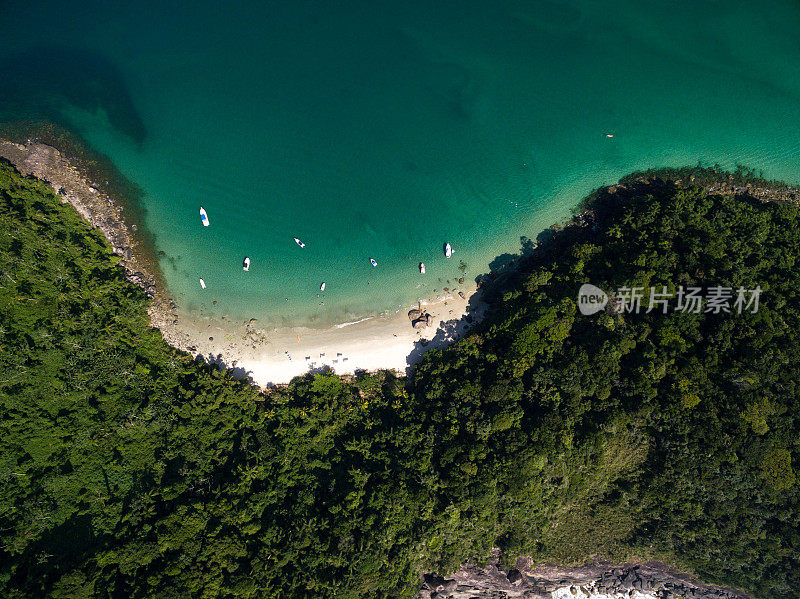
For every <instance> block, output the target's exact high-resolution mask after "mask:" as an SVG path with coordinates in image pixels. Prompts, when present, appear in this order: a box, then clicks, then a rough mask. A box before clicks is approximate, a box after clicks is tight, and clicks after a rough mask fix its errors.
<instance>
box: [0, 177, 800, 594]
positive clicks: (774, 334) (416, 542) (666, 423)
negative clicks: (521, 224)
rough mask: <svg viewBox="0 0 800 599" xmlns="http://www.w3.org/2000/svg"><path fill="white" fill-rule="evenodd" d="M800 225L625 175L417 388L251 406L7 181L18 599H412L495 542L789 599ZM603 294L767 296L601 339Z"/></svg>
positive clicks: (9, 457)
mask: <svg viewBox="0 0 800 599" xmlns="http://www.w3.org/2000/svg"><path fill="white" fill-rule="evenodd" d="M798 216H800V215H799V214H798V208H797V206H796V205H793V204H784V203H776V202H773V203H758V202H753V201H747V200H746V199H742V198H732V197H723V196H719V195H709V194H707V193H706V192H705V191H703V190H702V189H701V188H699V187H684V186H680V185H676V184H673V183H669V182H664V181H658V182H656V183H648V184H644V183H635V182H633V183H630V184H628V185H627V186H626V187H623V188H621V189H618V190H616V192H615V193H603V194H598V196H597V197H595V198H594V199H593V202H592V212H591V217H587V218H584V219H582V220H583V221H584V222H583V224H582V225H579V224H578V223H577V222H576V223H575V224H574V225H572V226H568V227H566V228H565V229H564V230H563V231H561V232H559V233H558V234H556V235H555V236H554V237H553V238H552V239H551V240H549V241H548V242H547V243H546V244H545V245H544V246H543V247H541V248H539V249H537V250H536V251H535V252H533V254H532V255H530V256H529V257H527V258H525V259H523V260H521V261H520V264H519V266H518V268H517V270H516V271H515V272H514V275H513V276H511V277H510V280H509V281H507V282H506V287H505V292H504V293H503V294H501V295H500V296H499V297H498V299H497V301H495V302H493V306H492V309H491V312H490V315H489V317H488V318H487V319H486V321H485V322H484V323H483V324H481V325H480V326H478V327H476V328H475V330H474V331H473V332H472V333H471V334H470V335H468V336H467V337H465V338H464V339H462V340H461V341H459V342H458V343H456V344H455V345H453V346H452V347H451V348H449V349H447V350H443V351H438V350H437V351H431V352H430V353H429V354H427V356H426V358H425V360H424V362H423V363H422V364H421V365H420V366H419V367H418V368H417V369H416V371H415V373H414V374H413V376H411V377H410V378H408V379H406V378H400V377H397V376H395V375H393V374H391V373H386V372H381V373H373V374H364V375H361V376H358V377H355V378H354V379H344V378H339V377H336V376H333V375H319V374H318V375H311V374H310V375H307V376H305V377H300V378H297V379H295V380H294V381H293V382H292V384H290V385H289V386H287V387H285V388H279V389H275V390H273V391H271V392H270V393H268V394H261V393H260V392H259V391H258V390H257V389H256V388H254V387H252V386H250V385H248V384H246V383H243V382H236V381H233V380H231V378H230V377H229V376H228V375H226V374H225V373H224V372H220V371H219V370H217V369H216V368H213V367H210V366H207V365H205V364H201V363H197V362H194V361H192V360H191V358H190V357H189V356H187V355H185V354H182V353H180V352H178V351H176V350H174V349H172V348H170V347H169V346H168V345H167V344H166V343H165V342H164V341H163V339H162V338H161V336H160V334H159V333H158V331H155V330H153V329H151V328H150V327H149V324H148V320H147V315H146V312H145V309H146V301H147V300H146V298H145V297H144V295H143V293H142V292H141V291H140V290H139V289H138V288H137V287H135V286H133V285H131V284H129V283H127V282H126V281H125V279H124V276H123V273H122V272H121V270H120V268H119V267H117V266H115V264H114V263H115V260H116V258H115V257H114V256H113V254H111V253H110V250H109V248H108V245H107V244H106V243H105V240H104V239H103V238H102V237H101V235H100V234H99V233H98V232H97V231H95V230H92V229H91V228H90V227H89V226H88V225H87V224H85V223H84V222H83V221H82V220H81V219H80V218H79V217H78V216H77V214H76V213H75V211H74V210H72V209H71V208H70V207H68V206H65V205H62V204H61V203H60V202H59V201H58V199H57V198H56V197H54V195H53V194H52V192H51V191H50V189H49V188H48V187H47V185H45V184H44V183H42V182H38V181H35V180H33V179H28V178H23V177H21V176H20V175H19V174H18V173H16V172H15V171H14V170H13V169H12V168H11V167H9V166H7V165H0V484H2V486H1V487H0V595H2V596H3V597H9V598H14V597H28V596H49V597H109V598H112V597H113V598H117V597H120V598H122V597H126V598H127V597H164V598H168V597H176V598H177V597H334V596H335V597H410V596H413V595H414V594H415V593H416V592H417V589H418V587H419V582H418V581H419V574H420V573H421V572H423V571H433V570H435V571H439V572H445V571H449V570H452V569H453V568H455V567H456V566H457V565H458V564H459V563H461V562H463V561H466V560H475V561H479V562H480V561H481V560H485V559H487V557H488V555H489V553H490V550H491V548H492V547H500V549H501V551H502V559H503V560H504V561H506V562H507V563H510V562H511V561H513V559H514V558H515V557H517V556H519V555H528V556H531V557H533V559H534V560H537V561H557V562H559V563H563V564H568V563H580V562H583V561H585V560H587V559H592V558H608V559H612V560H625V559H646V558H650V557H655V558H660V559H662V560H664V561H667V562H669V563H672V564H675V565H677V566H678V567H681V568H685V569H690V570H692V571H694V572H696V573H697V574H698V575H699V576H700V577H701V578H703V579H705V580H708V581H712V582H724V583H727V584H732V585H735V586H740V587H743V588H746V589H749V590H750V591H751V592H753V593H755V594H756V595H758V596H760V597H774V596H789V595H795V594H797V593H798V592H800V532H798V530H800V503H799V500H798V483H797V480H796V476H795V468H796V467H797V465H798V457H799V456H800V441H798V439H800V404H799V402H798V377H800V305H798V293H799V292H798V290H800V273H798V270H797V269H796V268H795V262H796V261H797V260H798V258H800V232H798V227H797V226H796V223H797V220H798ZM587 282H590V283H592V284H594V285H596V286H598V287H599V288H601V289H604V290H606V291H609V292H611V291H613V290H619V289H620V288H623V287H627V288H632V287H643V288H647V289H648V290H649V288H650V287H651V286H652V287H656V288H657V289H658V290H662V288H663V287H666V288H667V291H668V292H669V293H676V294H677V292H678V291H679V290H680V288H681V287H683V288H684V289H686V288H689V287H702V288H704V289H706V288H710V287H719V286H721V287H728V288H732V289H733V290H734V297H735V290H736V289H738V288H739V287H743V288H746V289H754V288H755V287H757V286H759V287H760V288H761V289H762V296H761V302H760V305H759V307H758V311H757V312H755V313H752V312H751V311H750V310H744V311H743V312H742V313H741V314H739V313H738V312H737V310H735V309H732V310H731V311H730V312H724V311H721V312H719V313H715V311H713V310H710V311H706V309H707V308H708V307H709V305H708V303H707V300H705V301H706V303H704V304H703V306H702V309H701V310H700V311H699V312H696V313H695V312H679V311H677V310H674V309H670V310H668V312H667V313H666V314H665V313H663V312H662V310H661V308H660V307H657V309H653V310H650V311H649V312H646V308H647V304H648V300H649V297H645V299H644V300H643V306H644V309H642V310H641V311H640V312H639V313H636V312H634V311H630V312H628V311H625V310H623V311H622V312H617V311H614V310H611V309H607V310H604V311H601V312H599V313H597V314H594V315H592V316H584V315H582V314H580V313H579V312H578V310H577V304H576V301H577V293H578V289H579V288H580V286H581V285H582V284H583V283H587ZM670 301H671V302H672V304H671V307H674V303H675V301H676V298H675V297H673V298H672V299H671V300H670ZM732 303H733V299H732V300H731V305H732ZM612 304H614V302H613V301H612Z"/></svg>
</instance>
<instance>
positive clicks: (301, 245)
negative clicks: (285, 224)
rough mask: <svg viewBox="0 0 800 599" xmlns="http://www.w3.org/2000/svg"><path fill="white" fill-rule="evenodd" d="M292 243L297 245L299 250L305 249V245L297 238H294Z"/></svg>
mask: <svg viewBox="0 0 800 599" xmlns="http://www.w3.org/2000/svg"><path fill="white" fill-rule="evenodd" d="M294 242H295V243H296V244H297V245H299V246H300V247H301V248H304V247H306V244H305V243H303V242H302V241H300V240H299V239H298V238H297V237H295V238H294Z"/></svg>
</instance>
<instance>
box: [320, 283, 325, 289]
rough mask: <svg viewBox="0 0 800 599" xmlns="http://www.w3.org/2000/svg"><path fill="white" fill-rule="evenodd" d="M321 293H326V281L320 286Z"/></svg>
mask: <svg viewBox="0 0 800 599" xmlns="http://www.w3.org/2000/svg"><path fill="white" fill-rule="evenodd" d="M319 290H320V291H325V281H322V285H320V286H319Z"/></svg>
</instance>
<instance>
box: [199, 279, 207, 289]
mask: <svg viewBox="0 0 800 599" xmlns="http://www.w3.org/2000/svg"><path fill="white" fill-rule="evenodd" d="M200 287H202V288H203V289H205V288H206V282H205V281H204V280H203V279H200Z"/></svg>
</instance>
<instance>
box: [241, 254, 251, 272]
mask: <svg viewBox="0 0 800 599" xmlns="http://www.w3.org/2000/svg"><path fill="white" fill-rule="evenodd" d="M242 270H250V257H249V256H245V257H244V262H242Z"/></svg>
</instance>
